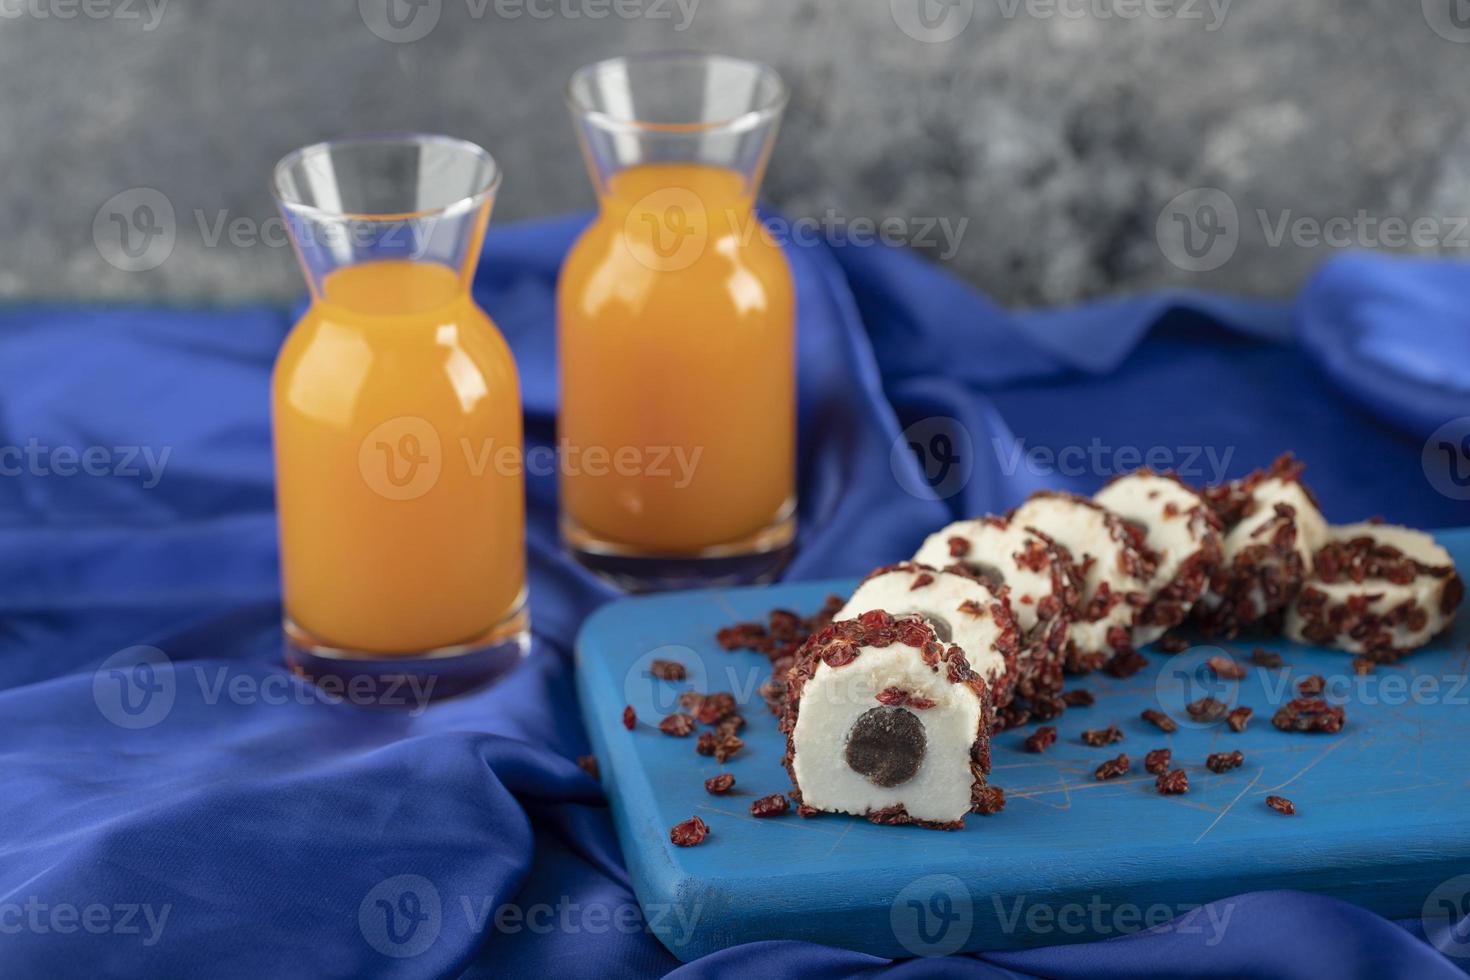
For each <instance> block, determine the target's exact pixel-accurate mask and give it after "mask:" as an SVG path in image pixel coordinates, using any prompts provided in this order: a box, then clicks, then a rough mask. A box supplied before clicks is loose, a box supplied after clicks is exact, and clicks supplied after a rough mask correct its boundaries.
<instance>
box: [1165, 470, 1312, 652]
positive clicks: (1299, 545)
mask: <svg viewBox="0 0 1470 980" xmlns="http://www.w3.org/2000/svg"><path fill="white" fill-rule="evenodd" d="M1304 468H1305V467H1303V465H1302V464H1301V463H1299V462H1297V461H1296V459H1294V458H1293V457H1292V456H1291V455H1290V454H1287V455H1285V456H1282V457H1280V458H1279V459H1277V460H1276V462H1275V463H1273V464H1272V465H1271V468H1270V469H1269V470H1257V471H1256V472H1254V473H1252V474H1250V475H1249V476H1247V477H1245V478H1244V479H1241V480H1236V481H1235V482H1233V483H1228V484H1225V485H1223V486H1219V487H1212V488H1210V489H1208V490H1206V491H1204V496H1205V499H1206V500H1208V501H1209V502H1210V506H1211V507H1212V508H1213V509H1214V511H1215V516H1217V517H1218V518H1220V522H1221V524H1223V525H1224V527H1225V537H1224V539H1223V542H1222V544H1223V551H1222V554H1221V560H1220V566H1219V568H1218V569H1217V570H1216V571H1215V574H1214V575H1213V576H1212V577H1211V579H1210V587H1209V589H1207V590H1206V591H1205V594H1204V595H1203V596H1201V597H1200V601H1199V602H1197V603H1195V607H1194V618H1195V620H1196V621H1197V622H1199V623H1200V625H1201V626H1203V627H1204V628H1205V629H1206V630H1207V631H1209V632H1216V633H1224V634H1225V635H1227V636H1233V635H1235V634H1236V633H1238V632H1239V631H1240V629H1241V628H1242V627H1245V626H1249V625H1252V624H1254V623H1263V624H1264V625H1265V626H1267V627H1272V626H1279V625H1280V619H1281V617H1282V615H1283V614H1284V612H1285V609H1286V607H1287V606H1288V605H1289V604H1290V603H1291V601H1292V600H1293V599H1295V598H1296V595H1297V593H1298V592H1300V591H1301V588H1302V585H1303V583H1304V582H1305V581H1306V580H1307V577H1308V576H1310V575H1311V573H1312V556H1313V554H1314V553H1315V552H1316V551H1317V549H1318V548H1320V547H1321V546H1322V545H1323V544H1324V543H1325V542H1326V540H1327V522H1326V521H1325V520H1324V519H1323V517H1322V512H1321V511H1320V510H1319V509H1318V507H1317V500H1316V498H1315V497H1314V496H1312V492H1311V490H1309V489H1307V486H1306V484H1304V483H1303V482H1302V478H1301V477H1302V470H1303V469H1304Z"/></svg>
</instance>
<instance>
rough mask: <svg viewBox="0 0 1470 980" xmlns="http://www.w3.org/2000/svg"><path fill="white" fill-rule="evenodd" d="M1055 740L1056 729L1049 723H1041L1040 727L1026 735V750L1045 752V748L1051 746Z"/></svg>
mask: <svg viewBox="0 0 1470 980" xmlns="http://www.w3.org/2000/svg"><path fill="white" fill-rule="evenodd" d="M1056 740H1057V730H1056V729H1055V728H1052V727H1051V726H1050V725H1042V726H1041V727H1040V728H1038V729H1036V731H1034V732H1032V733H1031V734H1030V735H1028V736H1026V742H1025V746H1026V751H1027V752H1045V751H1046V750H1047V749H1049V748H1051V746H1052V744H1053V743H1054V742H1056Z"/></svg>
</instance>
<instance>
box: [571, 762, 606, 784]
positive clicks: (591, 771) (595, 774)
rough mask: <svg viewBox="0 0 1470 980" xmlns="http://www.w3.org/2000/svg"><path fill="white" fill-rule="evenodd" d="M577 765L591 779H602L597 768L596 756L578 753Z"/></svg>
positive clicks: (599, 780)
mask: <svg viewBox="0 0 1470 980" xmlns="http://www.w3.org/2000/svg"><path fill="white" fill-rule="evenodd" d="M577 766H578V768H580V769H581V770H582V771H583V772H585V773H586V774H587V775H589V776H591V777H592V778H593V779H595V780H597V781H598V782H601V781H602V774H601V773H600V772H599V770H598V768H597V756H595V755H579V756H577Z"/></svg>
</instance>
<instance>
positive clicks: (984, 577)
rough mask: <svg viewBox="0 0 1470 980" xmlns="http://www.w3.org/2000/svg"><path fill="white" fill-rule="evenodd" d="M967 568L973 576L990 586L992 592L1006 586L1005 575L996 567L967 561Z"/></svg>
mask: <svg viewBox="0 0 1470 980" xmlns="http://www.w3.org/2000/svg"><path fill="white" fill-rule="evenodd" d="M965 567H966V568H967V569H969V570H970V574H971V575H973V576H975V577H976V578H978V579H979V580H980V581H982V582H984V583H985V584H986V585H988V586H990V589H991V591H992V592H994V591H996V590H998V589H1000V587H1001V586H1003V585H1005V584H1006V576H1005V573H1004V572H1002V571H1001V570H1000V569H998V568H996V567H995V566H994V565H987V564H985V563H984V562H978V561H967V562H965Z"/></svg>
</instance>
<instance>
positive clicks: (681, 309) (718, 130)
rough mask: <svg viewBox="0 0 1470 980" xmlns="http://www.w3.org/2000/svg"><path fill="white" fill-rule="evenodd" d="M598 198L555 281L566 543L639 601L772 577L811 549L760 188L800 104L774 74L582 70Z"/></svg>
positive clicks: (778, 280)
mask: <svg viewBox="0 0 1470 980" xmlns="http://www.w3.org/2000/svg"><path fill="white" fill-rule="evenodd" d="M568 99H569V102H570V105H571V109H572V113H573V116H574V119H575V122H576V126H577V131H578V135H579V138H580V141H581V146H582V150H583V153H584V155H585V156H586V160H587V166H588V170H589V172H590V174H591V176H592V180H593V183H594V185H595V188H596V191H597V195H598V199H599V211H598V216H597V218H596V220H595V221H594V222H593V223H592V225H591V226H590V227H589V228H588V229H587V230H586V232H585V233H584V234H583V235H582V236H581V238H580V239H579V240H578V241H577V243H576V245H575V246H574V247H573V248H572V250H571V252H570V253H569V254H568V256H567V258H566V262H565V264H564V265H563V267H562V271H561V278H560V282H559V284H558V296H557V301H558V311H557V316H558V344H559V357H560V371H561V410H560V415H559V419H558V425H559V431H558V440H559V446H560V450H561V506H562V536H563V539H564V541H565V543H566V545H567V546H568V547H569V549H570V550H571V551H572V552H573V553H574V554H575V555H576V556H577V557H578V558H579V559H580V560H581V561H583V562H584V563H585V564H587V565H588V566H590V567H592V568H594V569H597V570H598V571H601V572H603V573H604V574H607V575H610V576H612V577H615V578H617V579H619V580H621V581H623V582H624V583H625V584H628V585H632V586H634V587H640V586H642V587H658V586H671V585H683V584H694V583H698V582H710V581H731V580H751V579H758V578H761V577H764V576H767V575H769V574H771V573H773V572H774V571H775V570H776V568H777V567H778V566H779V564H780V562H781V560H782V559H783V558H784V557H785V555H786V553H787V551H788V549H789V546H790V544H791V541H792V538H793V535H794V533H795V506H796V491H795V456H796V446H795V440H796V369H795V322H796V320H795V300H794V295H793V288H792V280H791V273H790V269H789V268H788V266H787V263H786V258H785V256H784V254H783V253H782V250H781V247H780V245H779V244H778V243H777V242H775V241H774V240H773V239H772V237H771V236H770V235H769V234H768V233H767V232H766V231H765V230H764V229H763V228H762V227H761V226H760V225H759V223H758V219H757V218H756V216H755V213H754V202H755V198H756V192H757V190H758V188H759V186H760V182H761V177H762V174H763V172H764V170H765V165H766V161H767V159H768V158H769V156H770V152H771V147H772V144H773V142H774V140H775V135H776V128H777V124H778V122H779V120H780V117H781V112H782V110H783V108H784V106H785V104H786V89H785V87H784V86H783V85H782V83H781V80H780V78H779V77H778V76H777V75H776V73H775V72H774V71H772V70H771V69H770V68H767V67H765V66H764V65H759V64H756V63H754V62H749V61H741V60H738V59H734V58H724V57H717V56H709V55H699V54H684V53H673V54H653V55H647V56H638V57H628V58H616V59H613V60H610V61H604V62H599V63H597V64H594V65H589V66H588V67H586V68H583V69H581V70H580V71H578V72H577V73H576V75H574V76H573V78H572V81H571V84H570V86H569V89H568Z"/></svg>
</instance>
